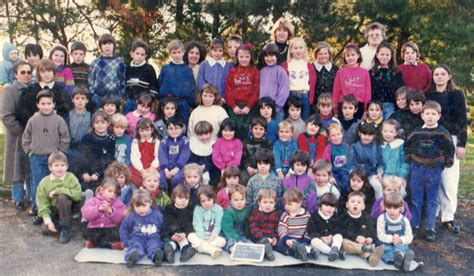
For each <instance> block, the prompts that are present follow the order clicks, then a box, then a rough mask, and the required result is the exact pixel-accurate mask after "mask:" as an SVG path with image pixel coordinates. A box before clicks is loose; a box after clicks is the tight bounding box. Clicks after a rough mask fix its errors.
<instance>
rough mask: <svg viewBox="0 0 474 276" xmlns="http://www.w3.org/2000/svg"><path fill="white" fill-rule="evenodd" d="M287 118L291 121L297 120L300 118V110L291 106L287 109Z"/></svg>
mask: <svg viewBox="0 0 474 276" xmlns="http://www.w3.org/2000/svg"><path fill="white" fill-rule="evenodd" d="M288 117H290V118H291V119H292V120H298V119H299V118H301V108H299V107H296V106H293V105H292V106H290V107H289V108H288Z"/></svg>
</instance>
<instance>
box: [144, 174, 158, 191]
mask: <svg viewBox="0 0 474 276" xmlns="http://www.w3.org/2000/svg"><path fill="white" fill-rule="evenodd" d="M159 186H160V179H159V178H158V177H147V178H144V179H143V187H145V189H146V190H147V191H149V192H153V191H154V190H156V189H157V188H158V187H159Z"/></svg>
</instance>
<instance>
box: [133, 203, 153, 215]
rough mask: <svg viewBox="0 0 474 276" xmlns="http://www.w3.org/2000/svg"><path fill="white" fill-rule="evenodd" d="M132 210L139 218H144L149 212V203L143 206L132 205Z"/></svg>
mask: <svg viewBox="0 0 474 276" xmlns="http://www.w3.org/2000/svg"><path fill="white" fill-rule="evenodd" d="M133 208H134V210H135V213H136V214H137V215H139V216H140V217H144V216H145V215H146V214H148V212H149V211H150V208H151V202H145V204H143V205H141V206H137V205H133Z"/></svg>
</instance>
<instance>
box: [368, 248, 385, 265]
mask: <svg viewBox="0 0 474 276" xmlns="http://www.w3.org/2000/svg"><path fill="white" fill-rule="evenodd" d="M383 251H384V250H383V245H381V246H377V247H375V248H374V252H373V253H372V255H370V257H369V265H370V266H372V267H374V266H377V265H378V264H379V262H380V258H382V256H383Z"/></svg>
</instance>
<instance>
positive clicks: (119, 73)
mask: <svg viewBox="0 0 474 276" xmlns="http://www.w3.org/2000/svg"><path fill="white" fill-rule="evenodd" d="M99 48H100V52H101V56H100V57H98V58H96V59H95V60H94V61H93V62H92V63H91V66H90V71H89V78H88V83H89V93H90V95H91V97H90V98H91V100H92V102H93V103H94V104H95V106H96V107H98V106H100V103H101V98H102V97H104V96H107V95H112V96H114V97H115V98H116V99H117V100H119V99H120V98H122V97H123V95H124V93H125V85H126V82H125V63H124V62H123V61H122V59H121V58H119V57H116V56H114V51H115V49H116V48H117V41H116V40H115V38H114V37H113V36H112V35H111V34H103V35H101V36H100V38H99Z"/></svg>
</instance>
